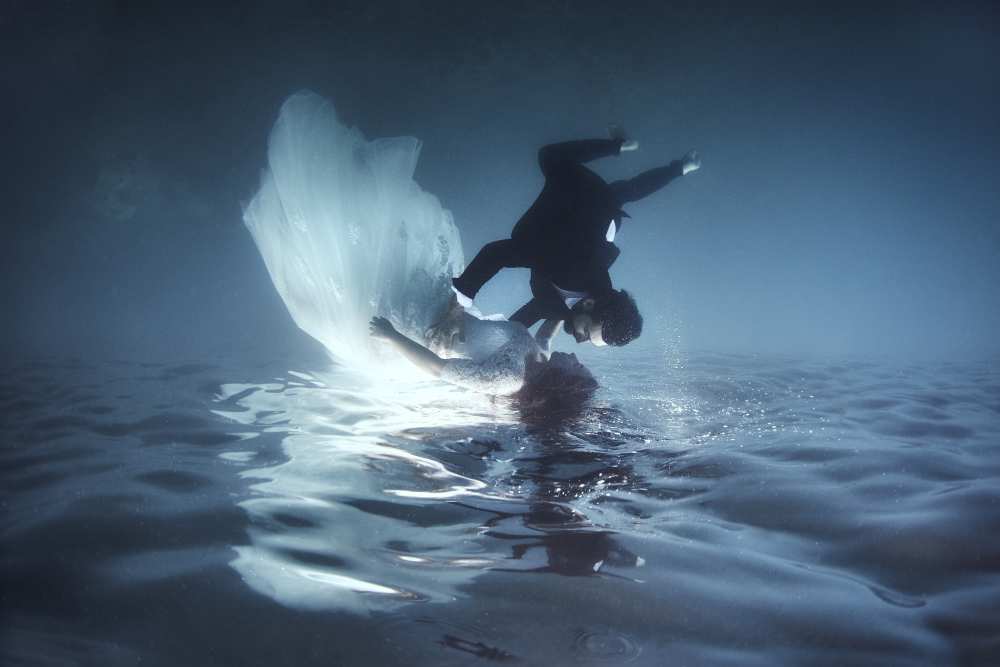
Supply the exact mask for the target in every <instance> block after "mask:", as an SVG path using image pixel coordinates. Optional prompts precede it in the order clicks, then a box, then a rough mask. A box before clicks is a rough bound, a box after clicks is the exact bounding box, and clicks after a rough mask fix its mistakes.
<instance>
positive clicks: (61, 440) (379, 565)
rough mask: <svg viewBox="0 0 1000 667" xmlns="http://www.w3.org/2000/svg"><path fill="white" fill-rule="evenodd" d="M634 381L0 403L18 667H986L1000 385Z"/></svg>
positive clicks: (212, 372) (2, 394)
mask: <svg viewBox="0 0 1000 667" xmlns="http://www.w3.org/2000/svg"><path fill="white" fill-rule="evenodd" d="M623 358H624V357H621V358H619V357H615V358H614V359H611V358H610V357H609V360H608V361H605V362H604V363H603V364H602V365H598V366H596V367H594V370H595V372H596V373H597V375H598V377H599V379H600V380H601V382H602V385H603V386H602V388H601V389H599V390H598V391H597V392H596V394H594V395H593V396H591V397H590V398H589V399H588V400H586V401H585V402H584V403H582V404H579V405H578V404H574V403H562V404H559V403H555V404H553V403H549V404H544V405H539V404H534V405H525V404H516V403H512V402H510V401H507V400H491V399H489V398H486V397H481V396H475V395H470V394H469V393H467V392H463V391H459V390H456V389H452V388H448V387H443V386H441V385H438V384H435V383H419V384H399V383H393V384H388V385H387V384H385V383H372V382H369V381H365V380H363V379H360V378H357V377H352V376H349V375H347V374H345V373H342V372H336V371H323V372H319V371H316V370H308V369H305V368H301V367H294V365H293V364H289V363H288V362H274V363H270V364H264V365H261V366H259V367H246V366H244V367H234V366H233V365H232V364H228V365H227V364H225V363H220V364H218V365H216V364H208V363H190V364H181V365H178V364H151V363H146V364H135V363H128V362H110V363H100V364H94V363H83V362H67V361H63V360H51V359H50V360H37V361H34V362H30V363H23V364H21V365H18V366H15V367H11V368H8V369H7V371H6V372H5V374H4V379H3V381H2V383H0V410H2V414H3V420H2V438H3V440H2V442H3V447H2V449H0V475H2V477H0V479H2V483H0V489H2V491H0V494H2V508H3V511H2V533H0V535H2V537H0V540H2V542H0V545H2V552H0V558H2V562H3V566H2V570H0V572H2V574H0V576H2V614H3V624H2V631H0V632H2V651H3V663H4V664H104V665H109V664H110V665H117V664H139V663H141V664H144V665H149V664H153V665H176V664H189V665H217V664H270V663H280V664H295V665H313V664H316V665H331V664H343V665H372V664H400V665H402V664H435V665H471V664H491V663H509V664H556V665H562V664H581V663H582V664H633V665H663V664H699V665H700V664H738V665H758V664H759V665H773V664H782V663H784V664H830V665H842V664H872V665H876V664H878V665H884V664H894V665H905V664H935V665H944V664H990V660H991V658H992V656H995V655H997V654H1000V640H998V637H1000V604H998V601H1000V576H998V574H1000V537H998V536H997V534H998V530H997V529H998V527H1000V437H998V436H1000V372H998V371H997V369H996V366H995V365H989V364H986V365H978V366H976V365H966V366H960V365H948V364H938V365H926V366H899V365H897V366H889V365H880V364H873V363H839V364H832V363H827V364H820V363H803V362H796V361H791V360H784V359H773V358H751V357H739V356H719V355H714V356H701V357H694V358H692V359H689V360H686V361H685V363H683V364H672V365H664V364H663V362H662V360H659V359H658V360H656V361H655V362H648V361H647V362H645V363H642V362H637V361H635V360H634V359H630V360H628V361H622V359H623Z"/></svg>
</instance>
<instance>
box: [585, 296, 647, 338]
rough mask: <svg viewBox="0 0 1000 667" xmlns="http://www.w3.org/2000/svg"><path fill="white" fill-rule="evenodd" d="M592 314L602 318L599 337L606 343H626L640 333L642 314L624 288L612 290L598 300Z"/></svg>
mask: <svg viewBox="0 0 1000 667" xmlns="http://www.w3.org/2000/svg"><path fill="white" fill-rule="evenodd" d="M594 314H595V315H597V316H598V317H600V318H601V319H602V320H603V324H602V325H601V337H602V338H604V342H605V343H607V344H608V345H617V346H622V345H628V344H629V343H631V342H632V341H633V340H635V339H636V338H638V337H639V334H641V333H642V315H640V314H639V308H638V307H637V306H636V305H635V299H633V298H632V295H631V294H629V293H628V292H626V291H625V290H618V291H612V292H610V293H609V294H608V295H607V296H605V297H604V298H602V299H601V300H599V301H598V302H597V303H596V304H595V307H594Z"/></svg>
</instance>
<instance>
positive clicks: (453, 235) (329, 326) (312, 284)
mask: <svg viewBox="0 0 1000 667" xmlns="http://www.w3.org/2000/svg"><path fill="white" fill-rule="evenodd" d="M419 154H420V142H419V141H418V140H417V139H415V138H413V137H395V138H389V139H376V140H373V141H368V140H366V139H365V137H364V136H363V135H362V134H361V132H359V131H358V130H357V129H355V128H349V127H347V126H345V125H344V124H343V123H341V122H340V120H339V119H338V118H337V114H336V112H335V110H334V108H333V105H331V104H330V103H329V102H327V101H326V100H325V99H323V98H322V97H320V96H318V95H316V94H314V93H310V92H299V93H296V94H295V95H292V97H290V98H289V99H288V100H287V101H286V102H285V103H284V105H282V107H281V112H280V114H279V115H278V120H277V121H276V122H275V124H274V128H273V129H272V131H271V136H270V140H269V143H268V164H267V168H266V169H265V171H264V173H263V176H262V178H261V185H260V189H259V191H258V192H257V194H256V195H255V196H254V198H253V200H252V201H251V202H250V204H249V205H248V206H247V207H246V210H245V211H244V215H243V220H244V222H245V223H246V226H247V228H248V229H249V230H250V233H251V235H252V236H253V239H254V242H255V243H256V244H257V248H258V249H259V250H260V254H261V256H262V257H263V259H264V263H265V264H266V265H267V270H268V272H269V273H270V275H271V279H272V281H273V282H274V286H275V288H276V289H277V290H278V293H279V294H280V295H281V298H282V299H283V300H284V302H285V305H286V306H287V308H288V312H289V313H290V314H291V316H292V319H293V320H294V321H295V323H296V324H297V325H298V326H299V327H300V328H301V329H302V330H303V331H305V332H306V333H308V334H309V335H310V336H312V337H313V338H315V339H316V340H318V341H319V342H320V343H322V344H323V345H324V346H325V347H326V349H327V350H329V352H330V354H331V355H332V356H333V357H334V358H335V359H336V360H337V361H339V362H340V363H342V364H345V365H349V366H354V367H360V368H365V367H372V366H379V365H382V364H383V363H384V362H385V360H386V359H389V358H391V359H396V360H398V359H399V355H398V354H393V355H392V356H389V355H387V354H386V352H385V346H384V345H377V344H375V343H376V341H372V340H371V339H370V337H369V335H368V321H369V319H370V318H371V317H372V316H373V315H376V314H378V315H383V316H385V317H388V318H389V319H390V320H391V321H392V322H393V323H394V324H395V325H396V327H397V328H398V329H400V331H402V332H403V333H405V334H407V335H409V336H411V337H414V338H417V339H418V340H419V339H420V337H421V336H422V334H423V332H424V331H425V330H426V329H427V328H428V327H429V326H430V325H431V324H433V323H434V322H435V321H436V320H437V318H439V317H440V316H441V314H442V312H443V310H444V308H445V307H446V305H447V302H448V300H449V299H450V297H451V290H450V286H451V282H450V280H451V277H452V276H454V275H458V274H459V273H461V271H462V269H463V267H464V260H463V256H462V244H461V240H460V237H459V233H458V229H457V228H456V227H455V223H454V221H453V219H452V216H451V214H450V213H449V212H448V211H446V210H445V209H443V208H442V207H441V203H440V202H439V201H438V200H437V198H436V197H434V196H433V195H431V194H429V193H427V192H424V191H423V190H422V189H421V188H420V187H419V186H418V185H417V184H416V183H415V182H414V180H413V171H414V169H415V167H416V164H417V158H418V156H419Z"/></svg>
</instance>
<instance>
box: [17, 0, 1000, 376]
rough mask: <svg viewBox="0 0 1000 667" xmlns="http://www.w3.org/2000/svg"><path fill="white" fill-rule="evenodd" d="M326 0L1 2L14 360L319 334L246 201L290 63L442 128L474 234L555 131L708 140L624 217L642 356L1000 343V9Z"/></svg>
mask: <svg viewBox="0 0 1000 667" xmlns="http://www.w3.org/2000/svg"><path fill="white" fill-rule="evenodd" d="M322 4H323V3H316V2H305V1H287V0H286V1H284V2H281V3H271V4H270V5H267V6H261V7H258V8H252V9H251V8H247V7H242V6H241V7H239V8H227V9H222V8H214V9H204V8H191V7H189V6H187V5H186V4H184V3H162V4H160V7H159V9H150V8H143V9H138V8H136V7H135V5H136V3H130V2H99V1H94V2H81V3H65V2H60V3H56V2H28V1H23V2H10V1H8V2H5V3H4V4H3V8H2V9H0V81H2V88H0V94H2V97H3V100H4V103H3V118H2V123H0V140H2V144H0V145H3V146H4V149H5V155H4V158H3V163H4V164H5V165H6V169H5V170H4V173H3V181H2V182H3V184H4V189H5V190H6V192H7V195H6V197H5V198H4V199H5V201H7V202H8V209H7V211H6V213H5V214H4V215H3V216H2V219H3V224H4V231H5V237H6V238H5V241H4V243H3V244H2V248H3V249H2V251H0V252H2V255H0V260H2V266H3V269H2V272H3V273H2V289H0V308H2V312H3V320H4V322H5V324H6V325H5V326H4V327H3V331H2V338H0V342H2V344H3V349H4V351H5V352H6V353H7V354H10V355H24V354H35V353H53V352H55V353H60V354H61V353H68V354H74V355H83V356H99V357H128V358H133V359H134V358H157V359H160V358H206V357H209V356H212V355H217V354H222V353H240V354H246V355H248V356H249V357H255V356H261V355H263V356H271V355H273V354H277V353H278V352H280V351H282V350H287V349H294V348H299V349H306V350H308V349H311V348H310V346H311V345H312V344H311V343H310V342H308V341H306V340H305V337H304V334H300V333H299V332H298V331H297V330H296V329H295V327H294V325H293V324H292V323H291V321H290V319H289V318H288V316H287V313H286V312H285V310H284V307H283V305H282V303H281V301H280V299H279V298H278V297H277V295H276V293H275V292H274V290H273V288H272V287H271V284H270V281H269V279H268V277H267V274H266V271H265V269H264V266H263V263H262V262H261V260H260V258H259V256H258V254H257V251H256V248H255V247H254V245H253V243H252V242H251V239H250V236H249V234H248V233H247V232H246V230H245V229H244V227H243V225H242V222H241V202H244V201H247V200H248V199H249V198H250V197H251V196H252V194H253V192H254V190H255V188H256V186H257V180H258V177H259V173H260V170H261V169H262V167H263V166H264V160H265V151H266V141H267V133H268V131H269V129H270V126H271V123H272V122H273V121H274V119H275V116H276V114H277V110H278V107H279V105H280V104H281V102H282V101H283V99H284V98H285V97H286V96H288V95H289V94H290V93H292V92H294V91H296V90H298V89H300V88H310V89H312V90H315V91H316V92H318V93H320V94H322V95H324V96H327V97H328V98H330V99H331V100H332V101H333V102H334V104H335V105H336V106H337V108H338V109H339V111H340V113H341V115H342V117H343V118H344V119H345V120H346V121H347V122H348V123H349V124H353V125H356V126H358V127H359V128H360V129H361V130H362V131H363V132H364V133H365V134H366V135H367V136H369V137H376V136H390V135H413V136H416V137H419V138H420V139H422V140H423V141H424V148H423V154H422V159H421V162H420V165H419V166H418V171H417V180H418V181H419V182H420V183H421V185H422V186H423V187H424V188H425V189H427V190H428V191H430V192H433V193H435V194H436V195H437V196H439V197H440V199H441V200H442V202H443V203H444V205H445V207H446V208H449V209H450V210H452V211H453V213H454V215H455V219H456V221H457V223H458V225H459V227H460V229H461V231H462V234H463V238H464V243H465V250H466V255H467V258H471V256H472V255H473V254H474V253H475V251H476V250H477V249H478V248H479V247H480V246H481V245H482V244H483V243H485V242H487V241H490V240H493V239H496V238H500V237H504V236H506V235H507V234H508V233H509V231H510V228H511V226H512V225H513V223H514V222H515V220H516V219H517V218H518V216H519V215H520V214H521V213H522V212H523V210H524V209H525V208H526V207H527V206H528V205H529V204H530V203H531V202H532V200H533V198H534V197H535V195H536V194H537V192H538V190H539V188H540V186H541V183H542V178H541V175H540V173H539V172H538V169H537V166H536V163H535V152H536V150H537V148H538V147H539V146H540V145H541V144H543V143H546V142H551V141H556V140H564V139H571V138H581V137H590V136H602V135H603V134H604V132H605V130H606V126H607V124H608V123H610V122H619V123H622V124H624V125H625V127H626V128H627V129H628V130H629V132H630V133H631V134H632V135H633V136H634V137H635V138H636V139H638V140H639V141H640V144H641V149H640V150H639V152H637V153H634V154H630V155H627V156H622V157H620V158H616V159H610V160H606V161H604V162H602V163H598V164H596V169H597V170H598V171H599V172H600V173H601V174H603V175H605V176H606V177H609V178H616V177H622V176H626V175H629V174H632V173H635V172H637V171H639V170H642V169H646V168H650V167H653V166H658V165H661V164H664V163H666V162H667V161H669V160H671V159H674V158H676V157H678V156H680V155H681V154H682V153H684V152H685V151H686V150H688V149H691V148H696V149H698V150H699V151H700V152H701V154H702V157H703V162H704V166H703V169H702V170H701V171H700V172H698V173H696V174H693V175H691V176H689V177H687V178H685V179H682V180H681V181H679V182H676V183H674V184H672V185H671V186H669V187H668V188H667V190H665V191H663V192H661V193H658V194H657V195H655V196H653V197H651V198H650V199H648V200H645V201H643V202H640V203H637V204H634V205H632V206H631V207H630V210H631V213H632V215H633V216H634V220H633V221H631V222H630V223H629V224H628V225H627V226H626V227H625V229H624V231H623V233H622V234H621V236H620V237H619V245H620V246H621V248H622V255H621V258H620V259H619V261H618V263H617V264H616V265H615V267H614V270H613V278H614V280H615V282H616V283H617V284H618V285H620V286H624V287H626V288H627V287H629V286H630V285H635V293H636V296H637V299H638V300H639V302H640V306H641V307H642V309H643V312H644V313H645V314H646V316H647V330H646V333H645V334H644V336H643V338H642V339H641V346H642V347H640V348H639V349H640V350H646V351H649V352H653V351H656V350H659V349H709V350H718V351H727V350H735V351H760V352H767V353H770V352H776V351H777V352H785V351H787V352H789V353H792V354H795V355H805V356H812V355H822V356H827V357H837V356H845V355H852V356H853V355H865V356H886V355H888V356H896V357H912V358H927V357H930V358H939V359H940V358H944V359H948V358H966V359H967V358H983V357H986V356H992V355H995V354H997V353H998V351H1000V343H998V342H997V341H1000V337H998V336H997V335H996V333H995V331H996V329H997V328H998V325H1000V307H998V301H1000V300H998V295H1000V266H998V265H1000V262H998V259H1000V227H998V225H997V214H998V211H1000V194H998V191H997V189H996V187H995V184H996V182H997V175H998V167H997V149H998V147H1000V125H998V123H997V121H996V119H997V118H1000V97H998V72H1000V40H998V39H997V34H998V27H1000V25H998V12H997V9H996V6H995V5H994V4H993V3H982V4H972V3H952V4H951V5H950V6H949V7H943V6H942V7H940V8H937V9H925V10H918V9H917V8H916V7H917V3H900V4H898V5H893V4H886V5H884V6H882V7H881V8H880V9H877V10H871V9H864V10H862V9H852V8H849V7H847V6H844V7H842V8H835V7H832V6H830V5H829V4H825V5H823V6H819V5H817V6H809V5H808V4H806V3H795V4H794V5H784V6H781V5H775V4H768V5H764V4H756V5H754V6H749V5H747V6H744V5H742V4H739V5H737V4H733V5H731V6H728V7H727V6H725V3H722V4H720V3H704V2H699V3H671V4H666V3H660V2H656V3H650V4H649V5H648V7H646V8H642V7H641V6H640V5H639V4H638V3H611V2H608V3H578V2H568V1H566V0H560V1H559V2H537V1H534V2H525V3H512V2H503V3H451V2H443V3H413V2H398V3H378V4H370V5H369V4H357V5H354V6H353V7H348V6H347V3H330V4H331V7H329V8H323V7H321V5H322ZM650 276H656V279H655V280H649V277H650ZM526 283H527V275H526V273H525V272H513V271H511V272H506V273H505V274H503V275H502V276H501V277H500V278H499V279H498V280H497V281H495V282H494V283H491V284H490V285H489V286H488V287H487V289H486V290H484V291H483V292H482V293H481V298H480V303H481V305H482V306H483V308H484V310H488V311H504V312H508V313H509V312H510V311H511V310H513V309H514V308H516V307H517V306H519V305H520V304H521V303H522V302H523V301H524V300H525V299H526V298H527V296H528V288H527V284H526ZM637 345H638V344H637Z"/></svg>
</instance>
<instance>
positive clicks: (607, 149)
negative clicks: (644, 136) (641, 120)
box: [538, 138, 637, 175]
mask: <svg viewBox="0 0 1000 667" xmlns="http://www.w3.org/2000/svg"><path fill="white" fill-rule="evenodd" d="M634 143H635V142H628V141H627V140H625V139H624V138H617V139H581V140H579V141H564V142H562V143H559V144H549V145H548V146H542V147H541V148H540V149H539V151H538V166H539V167H541V168H542V173H543V174H546V175H548V174H549V172H550V171H552V170H553V169H557V168H559V167H560V166H565V165H572V164H582V163H584V162H590V161H591V160H596V159H598V158H602V157H611V156H613V155H618V154H620V153H621V152H622V151H627V150H634V149H632V147H631V146H632V144H634ZM636 145H637V144H636Z"/></svg>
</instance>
